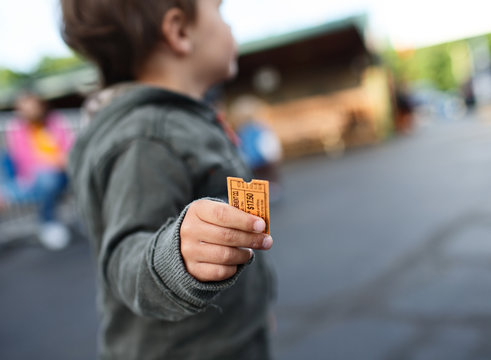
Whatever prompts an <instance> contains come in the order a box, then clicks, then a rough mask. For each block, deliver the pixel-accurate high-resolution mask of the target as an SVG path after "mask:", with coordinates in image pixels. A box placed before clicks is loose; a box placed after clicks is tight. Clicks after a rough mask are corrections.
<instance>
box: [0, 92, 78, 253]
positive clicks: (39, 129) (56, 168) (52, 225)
mask: <svg viewBox="0 0 491 360" xmlns="http://www.w3.org/2000/svg"><path fill="white" fill-rule="evenodd" d="M16 115H17V116H16V118H14V119H13V120H12V121H11V122H10V123H9V124H8V126H7V132H6V145H7V149H6V150H7V152H6V154H5V155H4V157H3V161H2V165H3V166H2V168H3V169H2V170H4V171H3V175H4V176H2V177H0V203H4V204H5V206H6V207H8V206H10V205H14V204H22V203H34V204H36V205H37V206H38V211H39V220H40V225H41V227H40V231H39V241H40V242H41V244H42V245H44V246H45V247H46V248H47V249H50V250H59V249H62V248H64V247H65V246H66V245H68V243H69V241H70V232H69V231H68V229H67V227H66V226H65V225H63V224H62V223H61V222H60V221H58V220H57V219H56V216H55V215H56V214H55V212H56V211H55V210H56V205H57V201H58V198H59V196H60V195H61V194H62V193H63V192H64V191H65V188H66V186H67V177H66V174H65V165H66V158H67V154H68V151H69V149H70V147H71V145H72V142H73V135H72V133H71V131H70V130H69V129H68V126H67V125H66V124H65V121H64V119H63V118H62V117H61V116H60V115H59V114H57V113H54V112H50V111H48V108H47V105H46V104H45V103H44V101H43V100H42V99H41V98H40V97H39V96H38V95H36V94H34V93H30V92H26V93H23V94H22V95H21V96H19V98H18V99H17V101H16Z"/></svg>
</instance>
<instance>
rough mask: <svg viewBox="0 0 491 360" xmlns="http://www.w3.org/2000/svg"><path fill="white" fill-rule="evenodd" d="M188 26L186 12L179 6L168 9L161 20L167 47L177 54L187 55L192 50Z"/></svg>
mask: <svg viewBox="0 0 491 360" xmlns="http://www.w3.org/2000/svg"><path fill="white" fill-rule="evenodd" d="M188 26H189V22H188V19H187V18H186V14H184V12H183V11H182V10H181V9H179V8H171V9H170V10H168V11H167V12H166V13H165V16H164V19H163V20H162V25H161V30H162V34H163V35H164V38H165V40H166V42H167V44H168V45H169V47H170V48H171V49H172V50H173V51H175V52H176V53H177V54H179V55H187V54H189V53H190V52H191V50H192V41H191V39H190V38H189V33H188Z"/></svg>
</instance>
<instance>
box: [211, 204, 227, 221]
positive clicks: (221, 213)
mask: <svg viewBox="0 0 491 360" xmlns="http://www.w3.org/2000/svg"><path fill="white" fill-rule="evenodd" d="M214 215H215V218H216V219H217V220H218V221H219V222H225V220H226V218H227V216H226V212H225V207H224V206H215V210H214Z"/></svg>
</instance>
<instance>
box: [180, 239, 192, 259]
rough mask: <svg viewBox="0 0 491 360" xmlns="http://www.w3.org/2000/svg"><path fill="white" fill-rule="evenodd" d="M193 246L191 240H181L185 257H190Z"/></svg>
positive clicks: (182, 252)
mask: <svg viewBox="0 0 491 360" xmlns="http://www.w3.org/2000/svg"><path fill="white" fill-rule="evenodd" d="M192 252H193V251H192V246H191V244H190V242H189V241H181V254H182V255H183V256H184V257H188V256H189V255H191V254H192Z"/></svg>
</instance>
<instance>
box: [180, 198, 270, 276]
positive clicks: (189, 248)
mask: <svg viewBox="0 0 491 360" xmlns="http://www.w3.org/2000/svg"><path fill="white" fill-rule="evenodd" d="M265 227H266V224H265V222H264V220H263V219H261V218H259V217H257V216H254V215H250V214H247V213H245V212H243V211H240V210H238V209H236V208H234V207H233V206H230V205H227V204H224V203H220V202H216V201H211V200H198V201H195V202H194V203H193V204H191V206H190V207H189V209H188V212H187V213H186V216H185V217H184V220H183V222H182V225H181V254H182V257H183V259H184V264H185V265H186V269H187V271H188V272H189V273H190V274H191V275H192V276H194V277H195V278H196V279H197V280H199V281H203V282H207V281H222V280H225V279H228V278H230V277H232V276H233V275H234V274H235V273H236V272H237V265H240V264H245V263H247V262H248V261H249V259H250V258H251V257H252V250H251V249H258V250H268V249H270V248H271V246H272V245H273V239H272V238H271V236H269V235H267V234H264V233H263V231H264V229H265Z"/></svg>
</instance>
